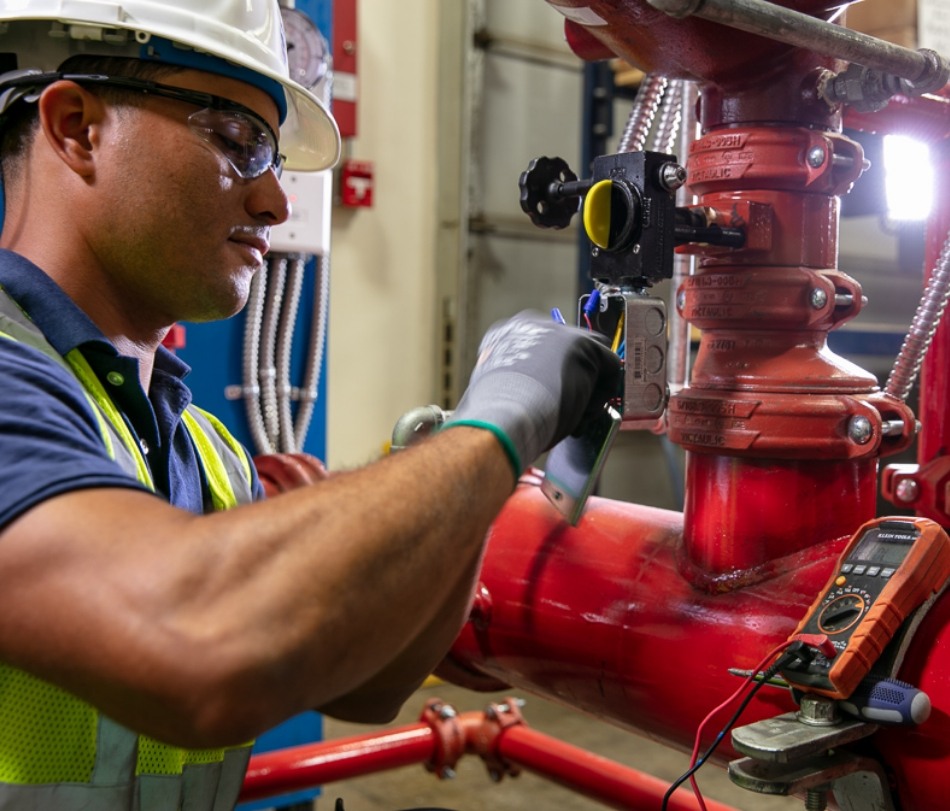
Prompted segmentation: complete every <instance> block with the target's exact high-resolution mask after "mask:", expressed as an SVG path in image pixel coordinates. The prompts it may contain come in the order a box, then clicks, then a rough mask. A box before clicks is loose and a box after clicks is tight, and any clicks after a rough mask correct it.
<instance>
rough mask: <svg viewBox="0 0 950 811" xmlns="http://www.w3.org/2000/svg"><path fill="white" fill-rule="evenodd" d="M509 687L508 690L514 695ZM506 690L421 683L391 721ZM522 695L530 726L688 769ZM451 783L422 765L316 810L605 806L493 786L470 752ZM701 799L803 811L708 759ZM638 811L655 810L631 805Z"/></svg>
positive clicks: (550, 787) (650, 765) (367, 781)
mask: <svg viewBox="0 0 950 811" xmlns="http://www.w3.org/2000/svg"><path fill="white" fill-rule="evenodd" d="M511 692H513V691H509V693H511ZM505 695H506V694H502V693H497V694H496V693H473V692H470V691H467V690H463V689H461V688H458V687H454V686H452V685H448V684H440V685H436V686H434V687H425V688H423V689H422V690H420V691H419V692H418V693H417V694H416V695H415V696H413V697H412V698H411V699H410V700H409V701H408V702H407V703H406V705H405V706H404V708H403V710H402V712H401V713H400V715H399V717H398V718H397V719H396V720H395V721H394V722H393V724H392V726H402V725H405V724H411V723H414V722H415V721H417V720H418V718H419V715H420V713H421V711H422V708H423V706H424V704H425V702H426V700H428V699H429V698H433V697H438V698H440V699H442V700H443V701H445V702H446V703H449V704H452V705H453V706H454V707H455V708H456V709H457V710H458V711H459V712H469V711H472V710H481V709H483V708H484V707H485V706H486V705H487V704H489V703H491V702H495V701H498V702H500V701H502V700H503V698H504V696H505ZM515 695H518V696H520V697H523V698H525V700H526V704H525V706H524V708H523V709H522V713H523V715H524V717H525V720H526V722H527V723H528V725H529V726H531V727H532V728H534V729H536V730H539V731H541V732H544V733H546V734H548V735H552V736H554V737H556V738H558V739H560V740H563V741H566V742H568V743H570V744H572V745H574V746H579V747H582V748H584V749H587V750H590V751H592V752H596V753H597V754H600V755H602V756H605V757H609V758H611V759H612V760H616V761H618V762H620V763H623V764H626V765H629V766H633V767H635V768H637V769H639V770H641V771H643V772H647V773H648V774H652V775H654V776H656V777H659V778H660V779H662V780H663V781H664V782H665V781H671V780H674V779H675V778H676V777H678V776H679V775H680V774H681V773H682V772H683V771H685V769H686V768H687V766H688V763H689V757H688V755H686V754H684V753H683V752H679V751H674V750H670V749H668V748H666V747H663V746H660V745H658V744H655V743H653V742H652V741H648V740H646V739H644V738H641V737H639V736H637V735H634V734H632V733H630V732H627V731H625V730H620V729H616V728H614V727H611V726H609V725H607V724H604V723H603V722H601V721H598V720H596V719H593V718H591V717H590V716H587V715H584V714H582V713H579V712H576V711H574V710H570V709H567V708H564V707H561V706H559V705H557V704H553V703H550V702H548V701H546V700H543V699H540V698H535V697H532V696H529V695H524V694H522V693H518V692H515ZM371 730H372V727H366V726H361V725H357V724H346V723H340V722H338V721H333V720H332V719H326V728H325V735H326V737H327V738H328V739H330V738H340V737H345V736H349V735H358V734H364V733H366V732H368V731H371ZM456 772H457V776H456V777H455V779H453V780H439V779H437V778H436V777H435V776H434V775H432V774H430V773H429V772H427V771H426V770H425V769H424V768H423V767H422V766H408V767H404V768H401V769H396V770H393V771H390V772H385V773H382V774H377V775H373V776H369V777H363V778H359V779H356V780H351V781H343V782H339V783H332V784H329V785H327V786H325V787H324V793H323V797H322V798H321V799H320V800H318V801H317V804H316V807H317V809H318V811H331V810H332V809H333V808H334V804H335V801H336V799H337V798H342V799H343V801H344V804H345V811H401V810H402V809H419V808H436V807H437V808H439V809H451V811H554V809H558V810H563V811H603V809H604V808H606V806H604V805H602V804H600V803H597V802H593V801H592V800H590V799H587V798H585V797H582V796H580V795H578V794H576V793H574V792H572V791H569V790H567V789H565V788H562V787H560V786H558V785H556V784H554V783H551V782H549V781H548V780H545V779H543V778H540V777H538V776H535V775H533V774H530V773H522V774H521V775H519V776H518V777H516V778H505V779H504V780H502V781H501V782H500V783H493V782H492V781H491V780H490V779H489V776H488V774H487V771H486V769H485V766H484V764H483V763H482V761H481V760H480V759H478V758H477V757H475V756H473V755H468V756H466V757H463V758H462V759H461V760H460V761H459V764H458V768H457V769H456ZM698 779H699V784H700V787H701V789H702V791H703V794H704V796H706V797H707V798H712V799H715V800H719V801H720V802H723V803H727V804H729V805H731V806H733V807H734V808H736V809H739V811H793V809H794V811H800V809H801V808H803V803H802V802H801V801H800V800H795V799H792V798H788V797H766V796H762V795H759V794H753V793H751V792H749V791H746V790H744V789H741V788H739V787H737V786H734V785H733V784H732V783H731V782H730V781H729V778H728V776H727V775H726V774H725V772H724V771H722V770H721V769H720V768H718V767H716V766H714V765H712V764H707V765H706V766H705V767H704V768H703V769H702V770H701V771H700V772H699V775H698ZM636 811H659V808H657V809H655V810H654V809H636Z"/></svg>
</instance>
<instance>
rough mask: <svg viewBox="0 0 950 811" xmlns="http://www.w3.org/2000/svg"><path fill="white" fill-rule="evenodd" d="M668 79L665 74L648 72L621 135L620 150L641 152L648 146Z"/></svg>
mask: <svg viewBox="0 0 950 811" xmlns="http://www.w3.org/2000/svg"><path fill="white" fill-rule="evenodd" d="M667 84H668V80H667V78H666V77H665V76H656V75H653V74H648V75H647V76H645V77H644V79H643V81H642V82H641V83H640V89H639V90H638V91H637V97H636V98H635V99H634V100H633V107H632V108H631V110H630V115H629V117H628V118H627V124H626V126H625V127H624V129H623V134H622V135H621V136H620V146H619V147H618V148H617V151H618V152H639V151H640V150H641V149H643V148H644V147H645V146H646V143H647V138H649V137H650V129H651V128H652V127H653V119H654V118H655V117H656V112H657V110H658V109H659V107H660V102H661V101H662V100H663V94H664V93H665V92H666V86H667Z"/></svg>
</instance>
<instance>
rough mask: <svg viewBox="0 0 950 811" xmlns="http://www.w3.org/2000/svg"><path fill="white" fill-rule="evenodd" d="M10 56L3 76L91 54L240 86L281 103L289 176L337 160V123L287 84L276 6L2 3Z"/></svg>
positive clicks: (260, 2)
mask: <svg viewBox="0 0 950 811" xmlns="http://www.w3.org/2000/svg"><path fill="white" fill-rule="evenodd" d="M7 54H12V55H14V56H15V57H16V62H15V63H12V64H8V65H7V69H17V70H25V69H31V68H35V69H38V70H40V71H43V72H50V71H55V70H56V69H57V68H58V67H59V66H60V65H61V64H62V63H63V62H64V61H65V60H66V59H68V58H69V57H70V56H76V55H86V56H93V55H95V56H118V57H133V58H138V59H145V60H150V61H157V62H164V63H168V64H172V65H177V66H180V67H186V68H195V69H198V70H205V71H208V72H211V73H218V74H222V75H225V76H230V77H232V78H236V79H241V80H242V81H245V82H248V83H250V84H253V85H255V86H257V87H259V88H261V89H262V90H264V91H265V92H267V93H268V94H269V95H270V96H271V97H272V98H273V99H274V101H275V103H276V104H277V107H278V109H279V111H280V115H281V126H280V151H281V152H282V153H283V154H284V155H286V157H287V160H286V163H285V165H286V168H288V169H293V170H296V171H315V170H319V169H326V168H328V167H330V166H332V165H333V164H334V163H336V161H337V159H338V158H339V155H340V133H339V130H338V129H337V126H336V122H335V121H334V120H333V117H332V116H331V115H330V113H329V112H328V111H327V109H326V107H325V106H324V104H323V102H322V101H321V100H320V99H319V98H318V97H317V96H316V95H315V94H314V93H312V92H311V91H310V90H308V89H307V88H305V87H303V86H302V85H300V84H298V83H297V82H295V81H294V80H293V79H291V78H290V72H289V69H288V67H287V48H286V43H285V40H284V29H283V24H282V22H281V15H280V8H279V6H278V3H277V0H202V2H200V3H199V2H195V0H161V2H155V1H154V0H0V59H2V58H4V56H5V55H7ZM7 58H8V57H7ZM8 61H9V58H8ZM2 89H3V88H2V78H0V91H2Z"/></svg>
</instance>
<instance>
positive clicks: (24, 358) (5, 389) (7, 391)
mask: <svg viewBox="0 0 950 811" xmlns="http://www.w3.org/2000/svg"><path fill="white" fill-rule="evenodd" d="M89 487H131V488H136V489H139V490H144V491H145V492H149V491H148V489H147V488H145V487H144V486H143V485H141V484H140V483H139V482H138V481H137V480H136V479H135V478H133V477H131V476H129V475H128V474H127V473H125V471H124V470H123V469H122V468H121V467H120V465H119V464H118V463H116V462H115V461H113V460H112V459H110V458H109V455H108V452H107V451H106V447H105V444H104V442H103V439H102V435H101V433H100V430H99V422H98V419H97V417H96V415H95V414H94V412H93V410H92V406H91V405H90V403H89V400H88V399H87V397H86V395H85V392H84V390H83V389H82V387H81V386H80V385H79V382H78V381H77V380H76V379H75V378H74V377H73V376H72V375H71V374H70V373H69V372H68V371H67V370H66V369H64V368H63V367H61V366H60V365H59V364H57V363H56V362H54V361H53V360H52V359H51V358H49V357H47V356H46V355H44V354H43V353H42V352H40V351H39V350H37V349H34V348H33V347H30V346H28V345H26V344H23V343H20V342H17V341H12V340H8V339H0V527H4V526H6V525H7V524H8V523H9V522H10V521H12V520H14V519H15V518H17V517H18V516H20V515H22V514H23V513H24V512H26V511H28V510H29V509H31V508H32V507H34V506H36V505H37V504H39V503H41V502H42V501H45V500H46V499H48V498H52V497H53V496H56V495H60V494H62V493H66V492H70V491H73V490H80V489H84V488H89Z"/></svg>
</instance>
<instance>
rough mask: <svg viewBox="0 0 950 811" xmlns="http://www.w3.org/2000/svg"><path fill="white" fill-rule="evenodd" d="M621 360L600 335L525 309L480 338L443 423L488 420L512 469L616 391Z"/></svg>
mask: <svg viewBox="0 0 950 811" xmlns="http://www.w3.org/2000/svg"><path fill="white" fill-rule="evenodd" d="M620 386H621V362H620V359H619V358H618V357H617V355H615V354H614V353H613V352H611V351H610V349H608V348H607V346H606V345H605V344H604V343H602V342H601V341H600V340H598V337H597V336H595V335H593V334H591V333H589V332H586V331H584V330H581V329H577V328H575V327H568V326H565V325H563V324H558V323H555V322H554V321H552V320H551V319H550V318H545V317H544V316H543V315H541V314H540V313H537V312H532V311H530V310H526V311H524V312H522V313H519V314H518V315H516V316H515V317H514V318H511V319H510V320H508V321H499V322H498V323H496V324H495V325H494V326H492V328H491V329H489V330H488V332H487V333H486V334H485V337H484V338H483V339H482V343H481V346H480V347H479V350H478V361H477V363H476V364H475V370H474V371H473V372H472V376H471V379H470V380H469V384H468V389H466V391H465V393H464V394H463V395H462V399H461V401H460V402H459V404H458V407H457V408H456V409H455V411H454V413H453V414H452V416H451V417H450V418H449V419H448V421H447V422H446V424H445V427H446V428H449V427H451V426H454V425H469V426H475V427H477V428H485V429H487V430H489V431H491V432H492V433H494V434H495V436H496V437H497V438H498V440H499V442H501V445H502V447H503V448H504V449H505V452H506V453H507V454H508V458H509V459H510V461H511V464H512V466H513V467H514V469H515V476H520V475H521V472H522V471H523V470H524V468H525V467H526V466H527V465H529V464H531V463H532V462H533V461H534V460H535V459H537V457H538V456H540V455H541V454H542V453H543V452H544V451H546V450H547V449H548V448H551V447H552V446H554V445H556V444H557V443H558V442H560V441H561V440H562V439H563V438H564V437H566V436H568V435H570V434H572V433H573V432H574V431H575V430H576V429H577V428H578V427H579V426H580V424H581V422H582V420H583V418H584V416H585V413H586V412H588V410H590V411H591V412H593V410H594V409H596V408H599V407H601V406H602V405H603V404H604V403H605V402H606V401H607V400H608V399H610V398H612V397H616V396H618V395H619V394H620Z"/></svg>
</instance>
